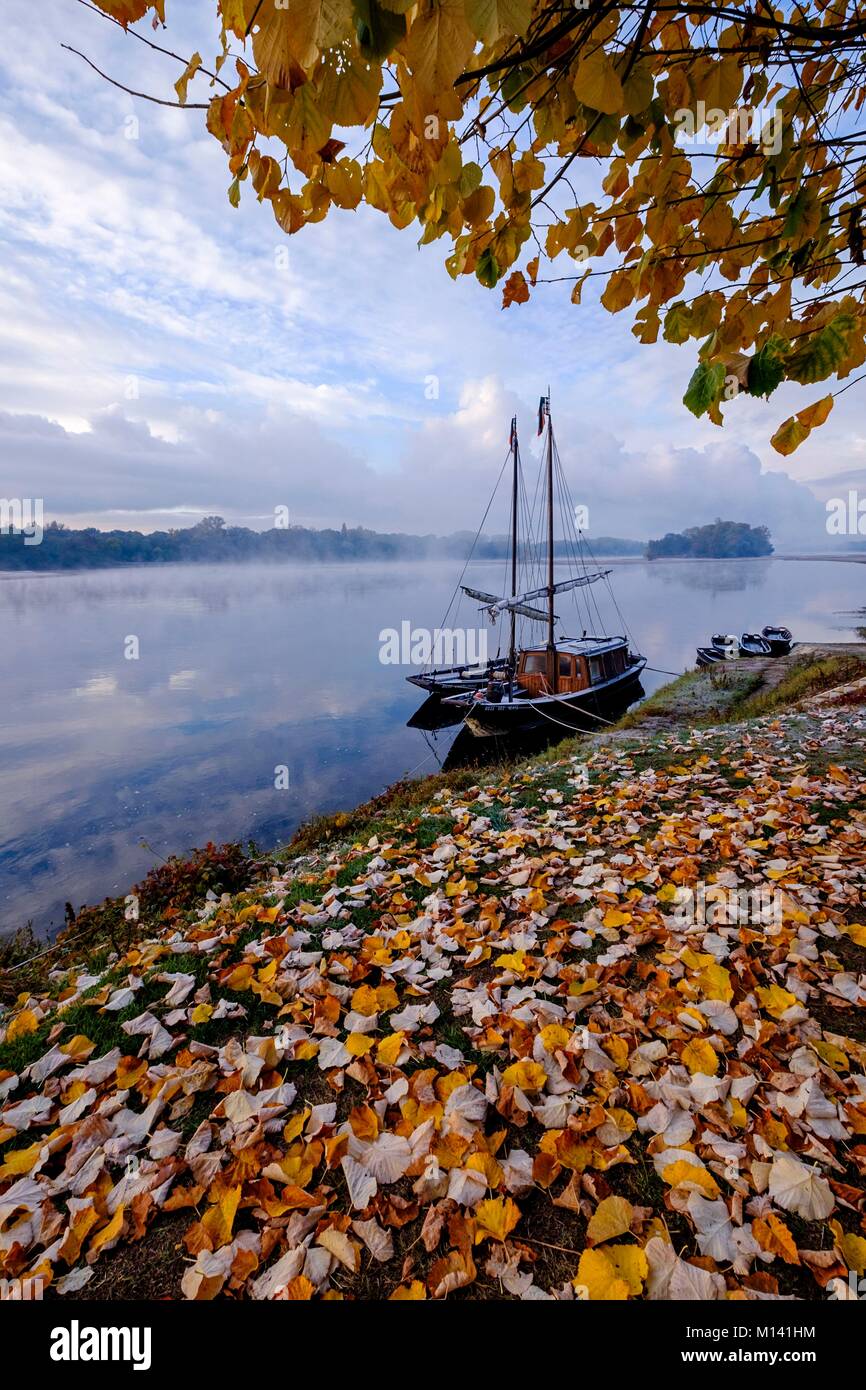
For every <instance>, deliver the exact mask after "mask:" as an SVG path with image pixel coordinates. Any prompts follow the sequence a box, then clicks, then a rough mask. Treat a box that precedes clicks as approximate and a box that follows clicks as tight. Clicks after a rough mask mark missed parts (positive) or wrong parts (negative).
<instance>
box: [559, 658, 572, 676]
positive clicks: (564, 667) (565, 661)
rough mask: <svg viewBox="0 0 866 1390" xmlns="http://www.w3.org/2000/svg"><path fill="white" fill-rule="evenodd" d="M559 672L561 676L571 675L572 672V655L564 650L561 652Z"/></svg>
mask: <svg viewBox="0 0 866 1390" xmlns="http://www.w3.org/2000/svg"><path fill="white" fill-rule="evenodd" d="M559 674H560V675H561V676H570V675H571V674H572V668H571V657H570V656H567V655H566V654H565V653H564V652H560V653H559Z"/></svg>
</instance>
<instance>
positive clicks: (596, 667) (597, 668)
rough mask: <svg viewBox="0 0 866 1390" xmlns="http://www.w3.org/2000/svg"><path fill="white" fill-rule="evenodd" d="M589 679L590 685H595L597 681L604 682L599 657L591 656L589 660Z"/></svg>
mask: <svg viewBox="0 0 866 1390" xmlns="http://www.w3.org/2000/svg"><path fill="white" fill-rule="evenodd" d="M589 679H590V683H591V684H592V685H596V684H597V683H598V681H602V680H604V667H603V666H602V660H601V657H600V656H591V657H590V658H589Z"/></svg>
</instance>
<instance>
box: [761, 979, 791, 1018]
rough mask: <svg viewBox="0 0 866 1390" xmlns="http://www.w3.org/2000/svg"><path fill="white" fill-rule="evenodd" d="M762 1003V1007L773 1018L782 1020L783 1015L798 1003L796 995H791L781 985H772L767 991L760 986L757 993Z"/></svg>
mask: <svg viewBox="0 0 866 1390" xmlns="http://www.w3.org/2000/svg"><path fill="white" fill-rule="evenodd" d="M755 993H756V994H757V996H758V998H759V999H760V1001H761V1004H762V1006H763V1007H764V1008H765V1009H766V1011H767V1013H768V1014H770V1015H771V1016H772V1017H773V1018H781V1017H782V1015H783V1014H784V1013H785V1012H786V1011H787V1010H788V1009H791V1008H793V1007H794V1005H795V1004H796V1003H798V1000H797V996H796V994H791V993H790V992H789V991H788V990H787V989H782V986H781V985H775V984H773V985H770V987H769V989H765V988H764V987H763V986H762V985H759V986H758V988H757V990H756V991H755Z"/></svg>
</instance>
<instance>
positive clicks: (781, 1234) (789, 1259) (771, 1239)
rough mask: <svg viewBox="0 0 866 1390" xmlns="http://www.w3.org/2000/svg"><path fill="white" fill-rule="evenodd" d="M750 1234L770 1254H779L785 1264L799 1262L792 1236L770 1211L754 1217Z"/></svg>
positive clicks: (796, 1263) (782, 1222)
mask: <svg viewBox="0 0 866 1390" xmlns="http://www.w3.org/2000/svg"><path fill="white" fill-rule="evenodd" d="M752 1235H753V1236H754V1237H755V1240H756V1241H757V1242H758V1244H759V1245H760V1247H761V1249H762V1250H769V1251H771V1252H772V1254H774V1255H779V1256H781V1258H782V1259H783V1260H784V1261H785V1264H789V1265H798V1264H799V1263H800V1256H799V1254H798V1252H797V1243H796V1241H795V1240H794V1237H793V1236H792V1235H791V1232H790V1231H789V1230H788V1227H787V1226H786V1225H785V1223H784V1221H782V1220H780V1218H779V1217H778V1216H775V1215H774V1214H773V1213H772V1212H768V1213H767V1215H766V1216H765V1217H761V1216H758V1217H756V1218H755V1220H754V1221H753V1222H752Z"/></svg>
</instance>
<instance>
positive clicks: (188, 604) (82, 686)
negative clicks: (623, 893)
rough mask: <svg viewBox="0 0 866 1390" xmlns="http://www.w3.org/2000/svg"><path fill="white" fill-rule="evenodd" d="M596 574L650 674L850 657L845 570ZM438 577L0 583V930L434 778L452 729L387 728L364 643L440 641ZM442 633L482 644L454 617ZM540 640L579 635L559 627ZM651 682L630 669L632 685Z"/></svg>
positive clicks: (379, 571)
mask: <svg viewBox="0 0 866 1390" xmlns="http://www.w3.org/2000/svg"><path fill="white" fill-rule="evenodd" d="M605 564H606V567H607V565H608V564H609V565H611V566H612V567H613V574H612V576H611V578H612V582H613V585H614V589H615V593H616V598H617V601H618V603H619V606H620V608H621V610H622V613H623V615H624V617H625V619H626V621H627V623H628V626H629V629H630V632H631V634H632V637H633V641H634V644H635V645H636V646H637V647H639V649H640V650H641V651H642V652H643V653H644V654H645V655H646V656H647V658H648V661H649V664H650V666H656V667H663V668H665V669H667V670H671V671H682V670H684V669H685V668H686V667H687V666H691V665H693V664H694V656H695V647H696V645H698V644H701V643H704V642H706V641H707V640H708V639H709V636H710V634H711V633H712V632H715V631H719V630H721V631H726V632H728V631H730V632H741V631H743V630H744V629H745V630H750V631H754V630H760V628H761V627H762V626H763V625H764V624H765V623H769V622H773V623H783V624H785V625H786V626H788V627H790V628H791V630H792V631H793V633H794V636H795V638H797V639H798V640H800V641H809V640H821V639H824V640H828V641H849V640H855V639H856V636H857V633H856V629H857V626H858V625H859V624H860V623H862V622H863V619H862V617H861V618H858V617H857V616H856V614H857V610H858V609H862V608H863V607H864V605H866V568H863V567H861V566H860V565H856V564H839V563H833V562H831V561H783V560H779V559H775V558H774V559H769V560H750V561H749V560H747V561H740V560H730V561H725V560H719V561H655V562H653V563H652V564H650V563H648V562H645V561H642V560H614V561H610V562H605ZM457 568H458V569H459V567H457ZM502 578H503V566H502V562H491V563H480V564H477V565H474V566H473V567H472V568H471V570H470V571H468V572H467V576H466V579H467V582H470V583H472V584H474V585H476V586H478V587H479V588H482V589H488V590H490V591H491V592H500V589H499V588H498V586H499V585H500V584H501V582H502ZM456 579H457V572H456V571H455V565H454V563H453V561H452V562H424V563H418V564H378V563H377V564H371V563H368V564H358V565H317V566H314V567H309V566H308V567H306V568H303V569H301V568H299V567H295V566H288V565H286V566H273V565H271V566H263V565H237V566H235V565H225V566H216V565H214V566H200V565H195V566H193V565H177V566H174V565H170V566H165V567H159V568H153V569H144V568H140V569H131V570H108V571H101V572H88V573H69V574H56V573H54V574H44V575H35V574H28V575H14V576H12V575H0V641H2V651H3V653H4V658H5V659H4V661H3V665H2V669H0V709H2V721H0V766H2V783H3V790H2V799H0V932H5V931H12V930H15V929H16V928H17V927H19V926H22V925H23V924H25V923H26V922H27V921H28V920H32V921H33V924H34V926H35V927H36V928H37V929H39V930H40V931H53V930H56V929H57V928H58V927H59V926H60V925H61V924H62V920H63V907H64V903H65V902H66V901H67V900H69V901H71V902H72V904H73V906H74V907H75V908H78V907H80V906H81V905H82V904H83V903H85V902H96V901H99V900H101V899H102V898H103V897H105V896H106V895H108V894H116V893H121V892H127V891H128V890H129V888H130V887H131V886H132V884H133V883H134V882H135V881H136V880H138V879H140V878H142V877H143V875H144V874H145V873H146V871H147V869H148V868H149V867H150V866H151V865H152V864H153V863H154V861H155V859H156V856H157V855H160V856H162V857H167V856H168V855H169V854H173V853H183V852H185V851H187V850H189V849H191V848H192V847H193V846H196V845H201V844H204V843H205V842H206V841H207V840H209V839H213V840H215V841H217V842H219V841H222V840H232V839H239V840H242V841H247V840H249V839H253V840H255V841H256V843H257V844H258V845H259V847H260V848H262V849H269V848H272V847H274V846H275V845H277V844H280V843H283V842H284V841H285V840H287V839H288V838H289V837H290V835H291V834H292V832H293V830H294V829H295V828H296V827H297V826H298V824H299V823H300V822H301V821H303V820H305V819H306V818H307V817H309V816H310V815H313V814H317V813H321V812H329V811H334V810H338V809H348V808H351V807H352V806H354V805H356V804H357V803H358V802H359V801H362V800H365V799H367V798H368V797H370V796H373V795H375V794H376V793H377V792H380V791H382V790H383V789H384V788H385V787H386V786H388V785H389V784H390V783H392V782H394V781H395V780H397V779H398V778H400V777H402V776H404V775H406V774H411V775H416V776H423V775H425V774H427V773H430V772H434V771H435V770H436V768H437V765H438V764H439V763H441V761H442V760H444V758H445V757H446V755H447V753H448V750H449V748H450V746H451V743H452V742H453V740H454V737H455V730H454V729H446V730H441V731H439V732H438V733H436V734H431V733H429V732H428V733H426V734H425V733H424V732H422V731H420V730H418V729H410V728H407V727H406V721H407V719H408V718H409V717H410V716H411V715H412V714H413V713H414V711H415V710H416V709H417V708H418V706H419V705H420V704H421V703H422V699H423V692H422V691H420V690H418V689H416V688H415V687H413V686H411V685H409V684H407V682H406V680H405V679H404V678H405V676H406V675H407V674H409V673H410V671H411V669H412V668H407V667H403V666H398V665H385V664H383V663H382V662H381V661H380V659H379V658H380V633H381V632H382V630H383V629H385V628H395V629H398V630H399V629H400V627H401V624H402V623H403V622H405V621H407V620H408V621H409V622H410V623H411V624H412V627H413V628H416V627H421V628H427V629H430V630H433V629H435V628H436V627H437V626H439V625H441V624H442V619H443V616H444V614H445V612H446V609H447V606H448V603H449V600H450V598H451V595H452V593H453V590H454V585H455V581H456ZM503 592H504V590H503ZM454 621H455V620H454V618H453V614H452V618H451V620H450V622H451V623H454ZM460 622H462V623H471V624H472V625H474V626H477V627H479V628H480V627H482V626H483V625H484V619H483V615H481V614H479V613H478V611H477V608H476V607H475V606H473V605H471V604H470V605H469V606H467V605H466V603H465V601H464V604H463V607H462V608H461V610H460ZM608 626H609V630H610V631H614V632H616V631H619V630H620V629H619V625H618V624H617V623H616V621H615V618H614V619H612V620H611V621H610V622H609V624H608ZM557 630H558V631H559V632H565V633H567V634H568V635H570V636H575V635H579V633H578V632H577V631H576V628H575V620H574V619H573V618H572V617H571V614H570V612H569V611H568V610H566V609H565V608H563V609H562V621H561V622H560V624H559V626H558V629H557ZM130 636H134V637H136V638H137V639H138V647H139V658H138V660H127V659H125V657H124V650H125V643H126V639H127V638H128V637H130ZM496 646H497V633H496V630H492V631H491V632H490V635H489V650H490V654H491V655H492V654H494V653H495V651H496ZM667 679H669V677H668V676H666V675H662V674H658V673H655V672H652V671H647V672H646V673H645V675H644V678H643V686H644V688H645V689H646V691H647V692H650V691H652V690H653V689H655V688H656V687H657V686H658V685H660V684H663V683H664V682H665V681H666V680H667ZM278 767H285V768H286V769H287V772H288V783H289V785H288V788H287V789H285V790H278V789H277V787H275V785H274V783H275V771H276V769H277V768H278ZM284 780H285V779H284ZM142 840H144V841H146V842H147V846H149V847H145V846H144V845H142V843H141V841H142Z"/></svg>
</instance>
